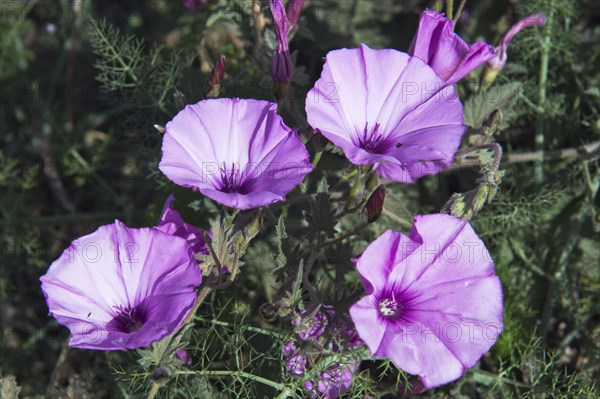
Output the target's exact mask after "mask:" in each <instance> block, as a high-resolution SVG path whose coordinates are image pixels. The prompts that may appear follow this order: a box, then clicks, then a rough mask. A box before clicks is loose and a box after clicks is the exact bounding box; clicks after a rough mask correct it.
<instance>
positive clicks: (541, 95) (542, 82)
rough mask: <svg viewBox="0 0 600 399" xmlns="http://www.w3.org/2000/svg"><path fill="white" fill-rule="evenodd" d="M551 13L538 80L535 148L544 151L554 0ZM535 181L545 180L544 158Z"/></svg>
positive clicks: (537, 163) (537, 170)
mask: <svg viewBox="0 0 600 399" xmlns="http://www.w3.org/2000/svg"><path fill="white" fill-rule="evenodd" d="M549 7H550V14H549V15H548V22H547V24H546V33H545V35H544V37H543V38H542V43H541V45H542V58H541V62H540V75H539V81H538V104H537V109H538V116H537V122H536V131H535V149H536V151H541V152H542V154H543V151H544V142H545V126H546V120H545V118H544V112H545V105H546V84H547V83H548V65H549V63H550V40H551V36H550V35H551V34H552V20H553V19H554V5H553V4H552V2H550V4H549ZM535 181H536V183H538V184H542V183H543V182H544V161H543V156H542V159H541V160H540V161H538V162H536V164H535Z"/></svg>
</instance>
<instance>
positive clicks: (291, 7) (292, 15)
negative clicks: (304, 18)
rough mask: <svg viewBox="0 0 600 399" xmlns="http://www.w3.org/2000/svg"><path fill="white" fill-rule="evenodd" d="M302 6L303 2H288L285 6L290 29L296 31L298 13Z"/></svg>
mask: <svg viewBox="0 0 600 399" xmlns="http://www.w3.org/2000/svg"><path fill="white" fill-rule="evenodd" d="M303 6H304V0H290V1H289V2H288V5H287V10H286V11H287V16H288V20H289V22H290V25H292V29H296V28H297V26H298V20H299V19H300V13H301V12H302V7H303Z"/></svg>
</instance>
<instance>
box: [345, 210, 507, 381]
mask: <svg viewBox="0 0 600 399" xmlns="http://www.w3.org/2000/svg"><path fill="white" fill-rule="evenodd" d="M356 266H357V269H358V272H359V274H360V276H361V279H362V281H363V285H364V287H365V290H366V292H367V296H365V297H364V298H362V299H361V300H360V301H358V302H357V303H356V304H354V305H353V306H352V307H351V308H350V316H351V317H352V320H353V321H354V325H355V326H356V329H357V331H358V334H359V336H360V338H361V339H362V340H363V341H364V342H365V344H366V345H367V346H368V347H369V349H370V351H371V354H372V356H380V357H385V358H389V359H391V360H392V362H394V364H396V366H398V367H399V368H400V369H402V370H404V371H406V372H408V373H410V374H417V375H419V377H420V379H421V382H422V384H423V385H424V387H425V388H433V387H437V386H440V385H443V384H446V383H448V382H451V381H454V380H456V379H457V378H459V377H460V376H461V375H462V374H463V373H464V372H465V370H466V369H468V368H469V367H472V366H473V365H475V363H476V362H477V361H478V360H479V358H480V357H481V356H482V355H483V354H484V353H485V352H486V351H487V350H488V349H489V348H490V347H491V346H492V345H493V344H494V342H495V341H496V339H497V337H498V335H499V334H500V332H501V330H502V287H501V284H500V279H499V278H498V277H497V276H496V275H495V274H494V264H493V262H492V259H491V257H490V254H489V252H488V251H487V249H486V248H485V245H484V244H483V242H482V241H481V240H480V239H479V237H477V234H476V233H475V232H474V231H473V229H472V228H471V226H470V225H469V224H468V222H466V221H464V220H461V219H457V218H455V217H453V216H450V215H442V214H434V215H426V216H416V217H415V224H414V227H413V229H412V231H411V232H410V235H409V236H408V237H407V236H405V235H404V234H402V233H398V232H396V231H392V230H388V231H386V232H385V233H384V234H382V235H381V236H380V237H379V238H377V239H376V240H375V241H374V242H372V243H371V244H370V245H369V246H368V247H367V249H366V250H365V251H364V252H363V254H362V255H361V257H360V258H359V259H357V261H356Z"/></svg>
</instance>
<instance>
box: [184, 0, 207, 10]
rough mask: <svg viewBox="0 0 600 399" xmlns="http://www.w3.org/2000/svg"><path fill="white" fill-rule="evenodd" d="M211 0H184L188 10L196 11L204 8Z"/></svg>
mask: <svg viewBox="0 0 600 399" xmlns="http://www.w3.org/2000/svg"><path fill="white" fill-rule="evenodd" d="M208 2H209V0H183V6H184V7H185V9H186V10H188V12H191V13H193V12H196V9H198V8H204V7H206V6H207V5H208Z"/></svg>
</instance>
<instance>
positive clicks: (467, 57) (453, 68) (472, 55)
mask: <svg viewBox="0 0 600 399" xmlns="http://www.w3.org/2000/svg"><path fill="white" fill-rule="evenodd" d="M453 27H454V21H452V20H449V19H447V18H446V17H444V15H443V14H440V13H439V12H436V11H432V10H425V11H423V12H422V13H421V17H420V19H419V27H418V29H417V33H416V34H415V36H414V38H413V41H412V44H411V45H410V49H409V50H408V53H409V54H410V55H414V56H416V57H419V58H420V59H422V60H423V61H425V62H426V63H427V65H429V66H430V67H431V68H433V70H434V71H435V72H436V73H437V74H438V75H439V76H440V77H441V78H442V79H444V80H445V81H446V82H448V83H456V82H458V81H459V80H461V79H462V78H464V77H465V76H466V75H468V74H469V73H471V71H473V70H475V69H477V68H478V67H479V66H480V65H483V64H485V63H486V62H488V61H490V60H491V59H493V58H494V57H495V52H494V48H493V47H492V46H490V45H489V44H487V43H484V42H481V41H478V42H475V43H473V44H467V43H466V42H465V41H464V40H463V39H462V38H461V37H460V36H458V35H457V34H456V33H454V31H453Z"/></svg>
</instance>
